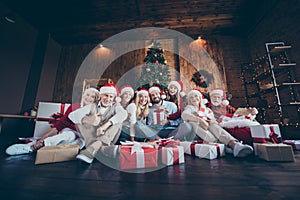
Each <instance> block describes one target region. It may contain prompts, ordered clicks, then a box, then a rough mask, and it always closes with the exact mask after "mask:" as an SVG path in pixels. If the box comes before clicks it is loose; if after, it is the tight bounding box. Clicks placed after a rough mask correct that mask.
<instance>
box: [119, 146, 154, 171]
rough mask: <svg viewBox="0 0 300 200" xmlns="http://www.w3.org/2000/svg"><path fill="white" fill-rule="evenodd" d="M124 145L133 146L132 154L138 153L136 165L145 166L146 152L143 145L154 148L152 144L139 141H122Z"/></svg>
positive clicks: (138, 166)
mask: <svg viewBox="0 0 300 200" xmlns="http://www.w3.org/2000/svg"><path fill="white" fill-rule="evenodd" d="M121 145H122V147H125V148H131V155H132V154H134V153H136V167H137V168H145V153H144V149H143V148H142V147H148V148H154V147H153V146H152V145H150V144H142V143H139V142H130V141H126V142H121Z"/></svg>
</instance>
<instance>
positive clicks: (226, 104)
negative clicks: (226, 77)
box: [209, 88, 229, 106]
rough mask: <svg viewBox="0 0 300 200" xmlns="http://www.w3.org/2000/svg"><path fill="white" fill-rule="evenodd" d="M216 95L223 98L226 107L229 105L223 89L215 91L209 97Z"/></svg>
mask: <svg viewBox="0 0 300 200" xmlns="http://www.w3.org/2000/svg"><path fill="white" fill-rule="evenodd" d="M216 94H217V95H220V96H222V97H223V100H222V104H223V105H225V106H228V105H229V101H228V100H227V98H226V93H225V92H224V90H223V89H220V88H218V89H214V90H212V91H211V92H210V93H209V96H212V95H216Z"/></svg>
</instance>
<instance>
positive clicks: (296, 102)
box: [290, 101, 300, 105]
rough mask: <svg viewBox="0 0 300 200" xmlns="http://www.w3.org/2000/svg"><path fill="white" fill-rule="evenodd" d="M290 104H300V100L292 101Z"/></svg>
mask: <svg viewBox="0 0 300 200" xmlns="http://www.w3.org/2000/svg"><path fill="white" fill-rule="evenodd" d="M290 105H300V102H298V101H295V102H290Z"/></svg>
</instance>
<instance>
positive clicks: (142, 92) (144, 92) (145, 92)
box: [136, 90, 149, 96]
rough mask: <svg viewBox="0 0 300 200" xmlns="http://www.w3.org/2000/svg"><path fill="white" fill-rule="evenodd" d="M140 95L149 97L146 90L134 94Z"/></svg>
mask: <svg viewBox="0 0 300 200" xmlns="http://www.w3.org/2000/svg"><path fill="white" fill-rule="evenodd" d="M140 94H144V95H149V93H148V91H147V90H140V91H138V92H137V93H136V95H137V96H138V95H140Z"/></svg>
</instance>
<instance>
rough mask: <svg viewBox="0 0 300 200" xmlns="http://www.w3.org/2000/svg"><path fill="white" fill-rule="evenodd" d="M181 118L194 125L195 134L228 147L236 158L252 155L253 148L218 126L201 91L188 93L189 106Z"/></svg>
mask: <svg viewBox="0 0 300 200" xmlns="http://www.w3.org/2000/svg"><path fill="white" fill-rule="evenodd" d="M181 117H182V119H183V120H184V121H187V122H188V123H190V124H191V125H192V129H193V134H196V135H197V136H199V137H200V138H201V139H203V140H204V141H206V142H219V143H223V144H225V145H228V146H229V147H230V148H231V149H232V150H233V156H234V157H245V156H248V155H250V154H252V152H253V148H252V147H251V146H249V145H244V144H241V143H239V142H238V141H237V139H236V138H234V137H233V136H231V135H230V134H229V133H228V132H227V131H225V130H224V129H223V128H222V127H220V126H219V125H218V123H217V121H216V119H215V117H214V114H213V112H212V110H211V109H209V108H207V107H206V106H205V104H204V98H203V95H202V93H201V92H200V91H199V90H196V89H193V90H191V91H190V92H189V93H188V105H187V106H186V107H185V109H184V111H183V112H182V115H181Z"/></svg>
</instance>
